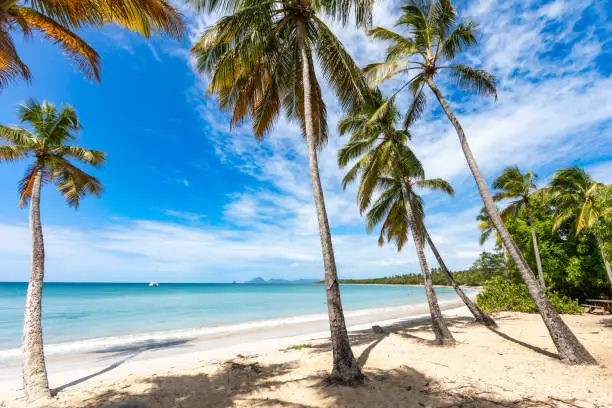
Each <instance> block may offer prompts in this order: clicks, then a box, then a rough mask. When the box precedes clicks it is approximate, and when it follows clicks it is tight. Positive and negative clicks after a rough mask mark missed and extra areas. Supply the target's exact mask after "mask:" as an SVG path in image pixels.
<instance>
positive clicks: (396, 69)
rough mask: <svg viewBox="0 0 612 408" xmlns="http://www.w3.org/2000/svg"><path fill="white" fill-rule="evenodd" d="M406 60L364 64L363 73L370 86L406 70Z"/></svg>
mask: <svg viewBox="0 0 612 408" xmlns="http://www.w3.org/2000/svg"><path fill="white" fill-rule="evenodd" d="M406 67H408V63H407V62H406V61H385V62H378V63H375V64H369V65H366V66H365V67H364V68H363V74H364V75H365V78H366V80H367V82H368V83H369V84H370V86H376V85H378V84H381V83H383V82H385V81H388V80H389V79H391V78H393V77H394V76H396V75H399V74H401V73H403V72H406Z"/></svg>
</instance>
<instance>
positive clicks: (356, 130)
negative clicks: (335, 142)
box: [338, 89, 496, 326]
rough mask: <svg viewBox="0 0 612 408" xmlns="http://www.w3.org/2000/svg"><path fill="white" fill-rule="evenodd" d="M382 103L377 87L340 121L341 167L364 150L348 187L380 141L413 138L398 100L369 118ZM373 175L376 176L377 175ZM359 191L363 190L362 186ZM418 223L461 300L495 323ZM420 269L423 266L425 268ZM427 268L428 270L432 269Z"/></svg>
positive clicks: (476, 314) (347, 179)
mask: <svg viewBox="0 0 612 408" xmlns="http://www.w3.org/2000/svg"><path fill="white" fill-rule="evenodd" d="M383 103H385V102H384V99H383V96H382V93H381V92H380V90H378V89H375V90H374V91H373V93H372V96H371V97H370V98H369V100H368V103H366V104H364V105H363V106H361V107H360V108H359V109H358V110H356V111H355V112H352V113H351V114H349V115H348V116H347V117H346V118H344V119H342V120H341V121H340V123H339V126H338V130H339V131H340V134H341V135H344V134H346V133H348V132H350V133H351V142H350V143H349V144H348V145H347V146H346V148H345V149H343V150H341V151H340V155H339V163H340V165H341V167H345V166H346V165H347V163H348V162H349V161H350V157H351V156H354V155H355V154H357V155H358V154H360V153H361V152H365V154H364V155H363V158H362V159H361V160H359V163H358V165H357V166H355V167H353V169H352V170H351V172H349V174H347V177H345V183H344V187H345V188H346V186H347V183H350V182H352V181H354V180H355V178H356V176H357V172H358V171H361V172H362V173H363V174H365V173H366V172H367V170H366V166H367V165H368V163H372V160H374V159H373V157H371V156H369V155H368V152H370V151H373V150H377V149H378V148H379V147H380V146H378V144H379V143H384V142H385V141H389V142H390V143H396V141H395V139H398V140H399V139H402V138H404V139H405V138H409V137H410V134H409V133H408V132H406V131H403V130H400V129H397V128H396V126H397V124H398V122H399V119H400V113H399V111H398V110H397V108H396V105H395V103H389V104H388V105H387V110H386V111H385V113H384V115H378V119H376V120H374V121H371V120H370V119H371V117H372V115H374V114H375V113H376V112H377V111H378V108H379V107H380V106H381V105H382V104H383ZM362 142H363V143H362ZM351 143H352V144H351ZM352 147H356V148H357V149H356V150H355V151H352ZM380 151H384V150H380ZM346 155H350V156H346ZM416 165H417V167H419V168H420V166H421V165H420V163H417V164H416ZM383 171H384V170H383ZM368 174H373V173H368ZM372 177H374V175H373V176H372ZM371 185H372V184H370V186H371ZM447 187H449V190H448V191H451V188H450V186H447ZM367 188H371V187H367ZM360 191H362V190H361V189H360ZM364 210H365V209H362V212H363V211H364ZM415 218H416V217H415ZM419 222H421V225H420V228H421V230H422V232H423V239H422V242H423V243H424V242H425V241H427V243H428V244H429V247H430V248H431V250H432V252H433V253H434V256H435V257H436V260H437V261H438V265H439V266H440V268H441V269H442V271H443V272H444V274H445V275H446V277H447V278H448V280H449V282H450V284H451V285H452V287H453V289H455V292H457V295H458V296H459V297H460V298H461V300H463V303H465V305H466V306H467V307H468V308H469V309H470V311H471V312H472V314H473V315H474V318H475V319H476V320H477V321H478V322H480V323H482V324H485V325H487V326H495V325H496V324H495V321H494V320H493V319H492V318H491V317H490V316H488V315H487V314H486V313H484V312H483V311H482V310H480V308H478V307H477V306H476V305H475V304H474V302H472V301H471V300H470V298H469V297H467V296H466V295H465V293H463V290H461V287H460V286H459V284H458V283H457V281H455V279H454V278H453V275H452V274H451V273H450V271H449V270H448V268H447V267H446V263H445V262H444V260H443V259H442V256H441V255H440V252H439V251H438V248H437V247H436V245H435V244H434V242H433V240H432V239H431V237H430V235H429V233H428V231H427V229H426V228H425V225H424V224H423V223H422V220H419ZM400 230H401V231H405V232H406V233H407V228H403V229H400ZM407 238H408V237H407V236H405V237H402V241H401V242H402V243H403V242H405V240H407ZM381 243H382V241H381ZM402 245H403V244H402ZM402 245H398V247H399V249H401V246H402ZM425 266H426V265H425ZM421 269H423V267H422V268H421ZM426 269H427V270H428V269H429V268H426ZM424 276H425V275H424ZM426 283H427V281H426ZM434 309H435V306H434ZM436 318H437V319H439V317H438V316H436Z"/></svg>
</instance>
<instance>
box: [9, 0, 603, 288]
mask: <svg viewBox="0 0 612 408" xmlns="http://www.w3.org/2000/svg"><path fill="white" fill-rule="evenodd" d="M457 5H458V8H459V10H460V12H461V13H462V14H463V15H465V16H469V17H471V18H472V19H475V20H476V21H478V22H479V23H480V42H481V43H480V46H479V47H478V48H477V49H475V50H474V51H473V52H471V53H470V54H468V55H467V56H466V60H468V61H469V62H470V63H472V64H474V65H478V66H482V67H484V68H487V69H489V70H490V71H492V72H493V73H494V74H495V75H496V76H497V77H498V79H499V86H500V96H499V101H498V102H497V103H493V102H492V101H486V100H483V99H481V98H474V97H471V96H466V95H465V94H463V93H461V92H458V90H457V89H455V88H454V87H453V86H452V85H451V84H448V83H442V86H443V89H444V91H445V93H446V94H447V95H448V96H449V98H450V99H451V101H452V104H453V107H454V108H455V109H456V110H457V112H458V113H459V116H460V119H461V121H462V123H463V124H464V126H465V128H466V131H467V133H468V137H469V139H470V141H471V145H472V148H473V150H474V153H475V154H476V157H477V160H478V161H479V164H480V166H481V168H482V170H483V172H484V173H485V174H486V176H487V178H488V179H489V180H491V179H492V178H493V177H494V176H495V175H496V174H497V173H499V171H501V170H502V169H503V168H504V167H505V166H508V165H514V164H518V165H519V166H520V167H521V168H522V169H525V170H527V169H534V170H536V172H537V173H538V174H539V175H540V179H541V181H542V182H545V181H546V179H547V178H548V177H549V176H550V175H551V174H552V172H553V171H554V170H555V169H557V168H559V167H562V166H567V165H573V164H578V165H582V166H585V167H587V168H588V169H589V171H591V172H592V173H593V175H595V176H596V177H597V178H599V179H600V180H601V181H604V182H607V183H610V182H612V136H611V135H612V133H611V130H612V129H611V127H612V104H610V103H609V95H611V94H612V78H611V76H610V74H611V71H612V52H611V51H612V43H611V42H610V40H609V38H612V37H611V36H610V32H611V30H612V20H611V19H610V13H611V12H612V10H610V6H609V5H606V2H585V1H580V0H551V1H544V2H542V1H531V0H529V1H515V0H510V1H505V2H498V1H493V0H480V1H478V0H468V1H460V2H458V3H457ZM184 11H185V14H186V15H187V17H188V22H189V27H190V38H189V40H186V41H184V42H182V43H178V42H176V41H173V40H169V39H163V38H158V39H154V40H153V41H151V42H147V41H146V40H144V39H141V38H139V37H137V36H135V35H132V34H129V33H127V32H125V31H122V30H119V29H117V28H113V27H110V28H107V29H104V30H96V31H89V32H86V33H84V34H83V35H84V36H85V37H86V38H87V39H88V40H89V41H90V43H91V44H92V45H93V46H94V47H95V48H96V49H97V50H98V51H99V53H100V54H101V56H102V58H103V76H102V84H96V83H91V82H88V81H87V80H84V79H83V78H82V77H81V76H80V74H79V73H78V72H76V71H75V70H74V69H73V67H72V66H71V65H70V63H69V62H67V60H66V59H64V57H63V56H62V55H61V53H60V52H58V51H57V49H56V48H55V47H54V46H53V45H52V44H48V43H43V42H41V41H40V40H39V39H35V40H33V41H28V42H23V41H19V43H18V46H19V50H20V52H21V53H22V58H23V59H24V60H25V61H27V62H28V63H29V64H30V67H31V69H32V72H33V76H34V79H33V81H32V83H31V84H26V83H15V84H13V85H11V86H10V87H9V88H7V89H6V90H4V91H3V92H2V94H0V100H1V101H2V104H1V105H0V123H3V124H13V123H15V121H16V113H15V109H16V106H17V104H18V103H20V102H21V101H23V100H25V99H26V98H28V97H35V98H38V99H48V100H49V101H51V102H53V103H55V104H58V105H59V104H62V103H69V104H71V105H73V106H74V107H75V108H76V109H77V111H78V112H79V116H80V118H81V121H82V123H83V126H84V129H83V131H82V132H81V135H80V143H81V144H83V145H85V146H87V147H90V148H95V149H100V150H104V151H106V152H108V159H109V160H108V164H107V165H106V166H105V167H104V168H102V169H99V170H95V171H94V173H95V174H96V175H97V176H99V177H100V178H101V179H102V181H103V182H104V185H105V189H106V191H105V194H104V195H103V197H102V198H101V199H96V198H88V199H86V200H85V201H84V202H83V204H82V206H81V208H80V209H79V211H74V210H72V209H70V208H68V207H67V206H66V205H65V204H64V203H63V201H62V198H61V196H60V195H59V193H57V191H55V190H54V189H53V188H52V186H47V187H46V188H45V190H44V193H43V207H42V208H43V210H42V216H43V222H44V227H45V239H46V246H47V279H48V280H50V281H148V280H153V279H155V280H159V281H166V282H167V281H183V282H184V281H195V282H223V281H232V280H239V281H240V280H245V279H250V278H252V277H255V276H263V277H268V278H269V277H286V278H295V279H297V278H303V277H313V278H317V277H321V276H322V265H321V260H320V246H319V241H318V234H317V228H316V222H315V218H314V207H313V203H312V198H311V191H310V181H309V177H308V173H307V162H306V156H305V146H304V143H303V140H302V138H301V136H300V135H299V130H298V128H297V127H296V126H294V125H292V124H290V123H287V122H286V121H284V120H283V121H281V122H280V123H279V124H278V125H277V127H276V130H275V132H274V133H273V134H272V135H271V136H270V138H269V139H267V140H266V141H264V142H262V143H257V142H255V141H254V140H253V139H252V137H251V135H250V134H249V131H248V127H245V128H242V129H235V130H233V131H231V132H230V131H229V129H228V121H227V118H226V117H225V115H224V114H222V113H221V112H219V111H218V109H217V108H216V104H215V101H214V100H213V99H211V98H206V97H204V92H203V89H204V88H205V85H206V78H198V77H197V76H196V75H195V74H194V72H193V70H192V66H191V61H190V59H189V54H188V48H189V45H190V43H191V41H193V39H195V38H196V37H197V33H198V32H200V31H201V30H202V29H203V28H204V27H206V26H207V25H209V24H211V23H212V22H214V21H215V18H216V17H217V16H195V15H193V14H192V13H191V12H190V11H189V10H188V9H184ZM396 19H397V8H396V4H395V2H393V1H379V2H378V3H377V5H376V8H375V24H376V25H381V26H386V27H391V26H392V25H393V24H394V22H395V20H396ZM334 29H335V32H336V33H337V35H338V36H339V37H340V38H341V39H342V40H343V41H344V43H345V45H346V46H347V48H348V49H349V50H350V51H351V53H352V54H353V56H354V57H355V58H356V59H357V60H358V62H359V63H360V64H366V63H369V62H375V61H380V60H382V58H383V51H384V47H383V46H382V45H381V44H380V43H376V42H372V41H371V40H369V39H367V37H366V36H365V34H364V33H362V32H360V31H357V30H355V29H352V28H342V27H339V26H337V25H334ZM322 82H323V81H322ZM396 84H397V83H393V82H392V83H389V84H388V85H386V90H387V91H390V90H391V89H392V88H393V87H394V86H395V85H396ZM324 93H325V96H326V101H327V102H328V110H329V123H330V125H331V128H332V129H335V124H336V122H337V120H338V119H339V118H341V117H342V112H341V111H340V109H339V107H338V105H337V103H335V101H334V98H333V94H332V93H331V92H330V91H329V90H328V89H327V87H324ZM407 101H408V100H407V98H403V99H402V98H400V103H404V104H405V103H407ZM430 102H432V103H430V105H429V109H428V113H427V114H426V116H425V118H424V120H423V121H422V122H421V123H419V124H418V125H417V126H416V127H415V130H414V134H415V137H414V141H413V148H414V150H415V151H416V152H417V154H418V155H419V157H421V159H422V160H423V162H424V165H425V169H426V171H427V172H428V175H429V176H431V177H445V178H447V179H448V180H450V181H451V182H452V183H453V185H454V186H455V189H456V190H457V195H456V196H455V197H454V198H452V199H449V198H445V197H443V196H440V195H436V194H432V195H427V196H426V197H425V198H426V201H427V213H428V219H427V222H428V225H429V227H430V229H431V231H432V235H433V236H434V239H436V240H437V241H438V242H439V245H440V247H441V250H442V252H443V255H444V256H445V257H446V258H447V259H448V263H449V264H450V265H451V266H452V267H453V268H456V269H460V268H466V267H468V266H469V265H470V264H471V262H472V261H473V260H474V259H475V257H476V256H477V254H478V253H479V251H481V250H482V249H483V248H482V247H480V246H479V245H478V242H477V240H478V230H477V227H476V222H475V221H474V217H475V216H476V214H477V213H478V210H479V207H480V201H479V200H480V199H479V196H478V194H477V192H476V189H475V188H474V185H473V180H472V179H471V175H470V174H469V172H468V169H467V166H466V165H465V161H464V159H463V156H462V154H461V151H460V148H459V145H458V142H457V140H456V135H455V133H454V131H453V130H452V129H451V128H450V126H449V124H448V122H447V120H446V119H445V118H444V117H442V116H441V115H440V110H439V109H438V108H437V107H436V106H435V104H433V101H432V98H430ZM332 134H333V137H332V139H331V140H330V143H329V145H328V146H327V148H326V149H325V151H324V152H323V153H322V154H321V157H320V165H321V172H322V179H323V184H324V188H325V192H326V200H327V205H328V211H329V217H330V223H331V225H332V230H333V233H334V244H335V249H336V255H337V260H338V267H339V273H340V275H341V276H342V277H366V276H384V275H389V274H395V273H405V272H417V271H418V270H419V269H418V263H417V261H416V256H415V255H414V253H413V251H412V248H411V247H409V246H407V247H406V249H405V250H404V252H403V253H400V254H398V253H397V252H396V251H395V250H394V249H393V248H392V247H385V248H379V247H377V245H376V238H377V237H376V236H375V235H371V236H368V235H367V234H366V233H365V228H364V226H363V221H362V220H361V218H360V216H359V213H358V211H357V209H356V207H355V204H354V196H355V191H354V189H349V190H347V191H346V192H344V191H342V188H341V186H340V180H341V178H342V172H341V171H340V170H338V169H337V166H336V164H335V154H336V151H337V148H338V147H339V146H340V145H341V144H342V143H343V140H341V139H340V138H339V137H337V135H336V132H335V130H333V131H332ZM24 169H25V164H24V163H22V164H17V165H2V168H1V170H0V191H2V195H1V197H2V199H1V200H0V260H1V265H2V267H1V268H0V281H1V280H12V281H23V280H27V277H28V273H29V235H28V227H27V218H28V214H27V211H25V210H20V209H18V208H17V203H18V199H17V193H16V182H17V180H18V179H19V178H20V177H21V175H22V173H23V171H24ZM485 248H487V246H485Z"/></svg>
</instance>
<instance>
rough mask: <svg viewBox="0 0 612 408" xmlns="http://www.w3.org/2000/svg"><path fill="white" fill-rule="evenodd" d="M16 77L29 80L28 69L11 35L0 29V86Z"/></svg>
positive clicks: (2, 86) (4, 85)
mask: <svg viewBox="0 0 612 408" xmlns="http://www.w3.org/2000/svg"><path fill="white" fill-rule="evenodd" d="M26 27H27V26H26ZM18 78H23V79H25V80H26V81H29V80H30V78H31V74H30V69H29V68H28V66H27V65H26V64H25V63H24V62H23V61H22V60H21V58H20V57H19V54H18V53H17V49H16V48H15V43H14V42H13V39H12V38H11V36H10V35H9V34H8V33H7V32H5V31H3V30H0V88H4V87H6V86H7V85H8V84H9V83H10V82H12V81H14V80H16V79H18Z"/></svg>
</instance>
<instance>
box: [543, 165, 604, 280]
mask: <svg viewBox="0 0 612 408" xmlns="http://www.w3.org/2000/svg"><path fill="white" fill-rule="evenodd" d="M605 187H606V186H605V184H602V183H599V182H597V181H595V180H594V179H593V177H591V176H590V175H589V174H588V173H587V172H586V171H584V169H582V168H580V167H570V168H567V169H561V170H558V171H557V172H556V173H555V174H554V175H553V177H552V179H551V181H550V187H549V188H548V189H547V192H548V194H549V196H550V204H551V205H552V206H553V208H555V216H556V217H555V218H556V219H555V223H554V225H553V228H554V229H555V230H557V229H559V227H560V226H561V224H563V223H564V222H565V221H570V222H571V225H572V232H574V234H575V236H578V235H579V234H580V233H581V232H582V231H584V230H588V231H590V232H591V233H592V234H593V236H594V237H595V239H596V240H597V245H598V246H599V250H600V251H601V258H602V260H603V263H604V266H605V268H606V273H607V274H608V280H609V281H610V286H611V287H612V269H611V268H610V261H609V260H608V259H607V257H606V252H605V249H604V243H603V240H602V239H601V235H600V234H599V233H598V231H597V229H596V227H597V226H598V225H599V224H600V223H601V222H602V221H603V211H604V209H603V208H600V206H599V205H598V201H597V200H598V197H599V196H600V194H602V192H603V189H604V188H605Z"/></svg>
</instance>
